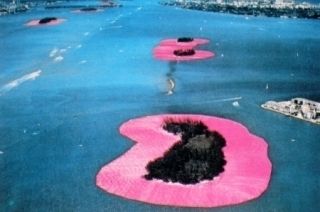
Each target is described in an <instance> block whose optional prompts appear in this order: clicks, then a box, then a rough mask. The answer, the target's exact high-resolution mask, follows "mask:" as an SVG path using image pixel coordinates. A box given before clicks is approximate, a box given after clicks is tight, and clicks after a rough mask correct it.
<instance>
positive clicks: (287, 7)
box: [161, 0, 320, 19]
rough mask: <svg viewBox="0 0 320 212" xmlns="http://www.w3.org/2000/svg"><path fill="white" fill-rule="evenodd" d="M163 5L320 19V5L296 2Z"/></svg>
mask: <svg viewBox="0 0 320 212" xmlns="http://www.w3.org/2000/svg"><path fill="white" fill-rule="evenodd" d="M161 4H163V5H168V6H175V7H181V8H185V9H194V10H202V11H210V12H221V13H230V14H236V15H253V16H267V17H281V18H307V19H319V18H320V5H314V4H310V3H306V2H303V3H296V2H294V0H256V1H251V0H200V1H199V0H165V1H162V2H161Z"/></svg>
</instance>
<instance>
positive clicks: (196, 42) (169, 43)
mask: <svg viewBox="0 0 320 212" xmlns="http://www.w3.org/2000/svg"><path fill="white" fill-rule="evenodd" d="M206 43H209V40H207V39H201V38H195V39H193V41H191V42H178V40H177V39H166V40H163V41H161V42H160V44H159V45H160V46H177V47H181V46H185V47H196V46H198V45H201V44H206Z"/></svg>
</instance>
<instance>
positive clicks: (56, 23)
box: [26, 18, 65, 26]
mask: <svg viewBox="0 0 320 212" xmlns="http://www.w3.org/2000/svg"><path fill="white" fill-rule="evenodd" d="M39 21H40V19H35V20H32V21H29V22H28V23H26V26H53V25H59V24H61V23H63V22H64V21H65V19H60V18H58V19H57V20H52V21H50V22H49V23H45V24H39Z"/></svg>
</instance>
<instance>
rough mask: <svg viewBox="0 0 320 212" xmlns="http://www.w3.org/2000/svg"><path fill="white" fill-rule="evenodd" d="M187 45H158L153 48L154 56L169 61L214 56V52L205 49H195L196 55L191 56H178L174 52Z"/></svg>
mask: <svg viewBox="0 0 320 212" xmlns="http://www.w3.org/2000/svg"><path fill="white" fill-rule="evenodd" d="M183 48H186V47H182V48H181V47H176V46H157V47H156V48H154V50H153V56H154V57H155V58H156V59H159V60H169V61H187V60H201V59H208V58H211V57H214V53H213V52H210V51H204V50H195V54H194V55H189V56H177V55H175V54H174V53H173V52H174V51H175V50H178V49H183Z"/></svg>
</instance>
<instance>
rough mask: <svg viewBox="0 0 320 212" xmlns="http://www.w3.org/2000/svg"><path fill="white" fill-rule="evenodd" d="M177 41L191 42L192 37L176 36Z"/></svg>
mask: <svg viewBox="0 0 320 212" xmlns="http://www.w3.org/2000/svg"><path fill="white" fill-rule="evenodd" d="M177 41H178V42H185V43H187V42H192V41H193V38H190V37H181V38H178V39H177Z"/></svg>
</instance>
